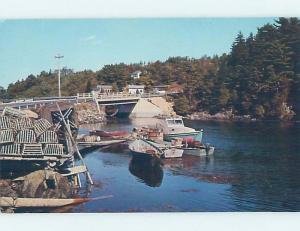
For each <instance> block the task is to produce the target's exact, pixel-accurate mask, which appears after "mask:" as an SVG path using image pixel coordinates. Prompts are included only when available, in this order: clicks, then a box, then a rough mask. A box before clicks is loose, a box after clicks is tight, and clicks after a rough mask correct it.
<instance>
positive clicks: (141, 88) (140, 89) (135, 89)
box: [127, 85, 145, 95]
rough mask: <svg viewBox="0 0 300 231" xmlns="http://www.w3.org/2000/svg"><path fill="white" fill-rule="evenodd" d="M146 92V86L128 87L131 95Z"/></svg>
mask: <svg viewBox="0 0 300 231" xmlns="http://www.w3.org/2000/svg"><path fill="white" fill-rule="evenodd" d="M144 90H145V85H128V86H127V91H128V93H129V94H131V95H135V94H140V95H142V94H144Z"/></svg>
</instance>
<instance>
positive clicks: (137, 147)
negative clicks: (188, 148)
mask: <svg viewBox="0 0 300 231" xmlns="http://www.w3.org/2000/svg"><path fill="white" fill-rule="evenodd" d="M129 150H130V151H131V152H132V153H133V155H134V157H143V158H147V159H149V158H153V157H156V158H161V157H162V158H178V157H182V154H183V149H179V148H177V147H174V146H171V145H170V144H168V143H156V142H154V141H150V140H146V139H141V138H138V139H136V140H135V141H133V142H132V143H130V144H129Z"/></svg>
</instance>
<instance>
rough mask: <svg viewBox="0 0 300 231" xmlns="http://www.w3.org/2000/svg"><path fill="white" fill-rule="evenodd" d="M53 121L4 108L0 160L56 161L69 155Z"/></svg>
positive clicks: (0, 135) (0, 137) (63, 159)
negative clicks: (33, 117) (30, 116)
mask: <svg viewBox="0 0 300 231" xmlns="http://www.w3.org/2000/svg"><path fill="white" fill-rule="evenodd" d="M67 149H68V148H67V147H66V145H65V144H64V142H63V141H61V140H60V139H59V131H58V129H57V126H56V125H55V124H52V123H50V122H49V121H48V120H46V119H43V118H40V119H32V118H29V117H27V116H26V114H24V113H23V112H21V111H18V110H14V109H9V108H6V109H5V110H4V111H3V114H2V115H0V160H40V161H60V162H61V164H62V163H63V162H64V161H65V160H66V159H68V158H70V157H71V155H69V154H68V150H67Z"/></svg>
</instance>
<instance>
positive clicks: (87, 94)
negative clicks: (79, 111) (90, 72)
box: [77, 93, 94, 99]
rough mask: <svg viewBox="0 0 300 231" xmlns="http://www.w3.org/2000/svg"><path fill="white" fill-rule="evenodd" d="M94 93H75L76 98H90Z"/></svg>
mask: <svg viewBox="0 0 300 231" xmlns="http://www.w3.org/2000/svg"><path fill="white" fill-rule="evenodd" d="M93 97H94V94H93V93H77V98H79V99H80V98H81V99H90V98H93Z"/></svg>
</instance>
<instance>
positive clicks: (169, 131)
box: [162, 117, 202, 142]
mask: <svg viewBox="0 0 300 231" xmlns="http://www.w3.org/2000/svg"><path fill="white" fill-rule="evenodd" d="M162 128H163V132H164V140H166V141H171V140H173V139H175V138H182V139H183V141H187V142H192V141H193V140H201V139H202V130H201V131H196V130H195V129H193V128H190V127H186V126H184V123H183V120H182V118H180V117H175V118H167V119H165V121H164V123H163V124H162Z"/></svg>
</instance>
